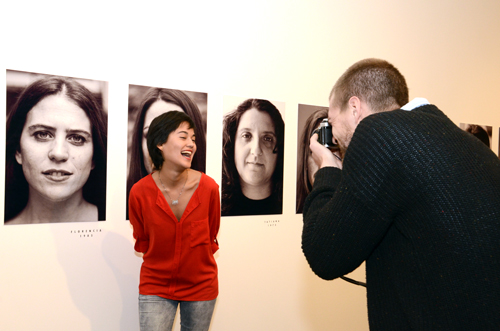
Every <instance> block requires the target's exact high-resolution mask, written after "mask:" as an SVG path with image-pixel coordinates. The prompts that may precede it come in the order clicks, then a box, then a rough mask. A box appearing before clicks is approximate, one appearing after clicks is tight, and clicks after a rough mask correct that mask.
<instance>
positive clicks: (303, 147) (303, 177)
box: [295, 104, 328, 214]
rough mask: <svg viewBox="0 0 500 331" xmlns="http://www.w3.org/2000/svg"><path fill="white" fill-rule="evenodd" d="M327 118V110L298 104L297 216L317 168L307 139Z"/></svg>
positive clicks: (312, 182) (300, 212) (309, 189)
mask: <svg viewBox="0 0 500 331" xmlns="http://www.w3.org/2000/svg"><path fill="white" fill-rule="evenodd" d="M324 118H328V108H327V107H318V106H310V105H301V104H299V113H298V125H297V185H296V204H295V210H296V213H297V214H302V209H303V208H304V201H305V200H306V197H307V195H308V194H309V193H310V192H311V190H312V187H313V184H314V175H315V174H316V171H318V166H317V164H316V163H315V162H314V160H313V158H312V156H311V150H310V149H309V139H310V138H311V135H312V134H313V131H314V130H316V129H317V128H318V127H319V125H320V123H321V121H322V120H323V119H324Z"/></svg>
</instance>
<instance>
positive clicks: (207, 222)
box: [129, 111, 220, 331]
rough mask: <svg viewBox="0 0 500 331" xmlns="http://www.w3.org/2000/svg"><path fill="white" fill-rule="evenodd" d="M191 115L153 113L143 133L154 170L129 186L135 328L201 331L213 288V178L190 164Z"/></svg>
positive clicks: (216, 205)
mask: <svg viewBox="0 0 500 331" xmlns="http://www.w3.org/2000/svg"><path fill="white" fill-rule="evenodd" d="M195 132H196V126H195V124H194V122H193V121H192V120H191V118H189V116H188V115H186V114H185V113H184V112H183V111H171V112H167V113H163V114H161V115H159V116H158V117H156V118H155V119H154V120H153V121H152V122H151V125H150V127H149V132H148V134H147V149H148V151H149V154H150V156H151V160H152V163H153V172H152V173H151V174H149V175H146V176H145V177H144V178H142V179H140V180H139V181H138V182H137V183H136V184H134V186H133V187H132V189H131V191H130V201H129V209H130V211H129V215H130V224H131V225H132V228H133V235H134V238H135V240H136V242H135V245H134V249H135V250H136V251H137V252H140V253H143V254H144V255H143V263H142V267H141V273H140V284H139V322H140V330H141V331H153V330H165V331H166V330H171V329H172V324H173V321H174V318H175V315H176V312H177V308H178V307H179V310H180V317H181V325H182V327H181V330H198V331H206V330H208V329H209V327H210V321H211V319H212V314H213V311H214V307H215V302H216V299H217V296H218V293H219V283H218V272H217V264H216V261H215V258H214V254H215V252H216V251H217V250H218V249H219V244H218V242H217V234H218V231H219V225H220V200H219V185H217V183H216V182H215V181H214V180H213V179H212V178H210V177H209V176H207V175H205V174H204V173H202V172H199V171H196V170H193V169H191V163H192V161H193V158H194V156H195V155H196V153H197V141H198V137H197V136H196V134H195Z"/></svg>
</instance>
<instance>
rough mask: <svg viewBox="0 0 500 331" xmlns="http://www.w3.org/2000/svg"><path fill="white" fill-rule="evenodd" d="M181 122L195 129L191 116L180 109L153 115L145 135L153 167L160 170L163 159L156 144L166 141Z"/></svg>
mask: <svg viewBox="0 0 500 331" xmlns="http://www.w3.org/2000/svg"><path fill="white" fill-rule="evenodd" d="M182 123H188V124H189V129H193V130H195V129H196V127H195V125H194V122H193V120H192V119H191V117H189V116H188V115H187V114H186V113H184V112H181V111H169V112H166V113H163V114H161V115H159V116H157V117H155V119H153V121H152V122H151V125H150V126H149V131H148V136H147V145H148V152H149V156H150V157H151V160H152V161H153V167H154V168H153V169H155V170H161V167H162V165H163V162H164V161H165V160H164V158H163V154H162V153H161V150H160V149H159V148H158V145H163V144H164V143H166V142H167V140H168V136H169V135H170V134H171V133H172V132H174V131H175V130H177V128H178V127H179V126H180V125H181V124H182ZM195 131H196V130H195ZM195 155H196V153H195Z"/></svg>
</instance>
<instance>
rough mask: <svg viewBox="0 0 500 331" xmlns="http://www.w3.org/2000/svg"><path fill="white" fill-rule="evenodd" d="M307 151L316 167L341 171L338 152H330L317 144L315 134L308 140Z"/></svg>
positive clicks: (340, 160) (316, 135)
mask: <svg viewBox="0 0 500 331" xmlns="http://www.w3.org/2000/svg"><path fill="white" fill-rule="evenodd" d="M309 149H310V150H311V152H312V155H311V156H312V158H313V160H314V162H316V164H317V165H318V167H320V168H323V167H336V168H339V169H342V159H341V158H340V155H339V152H338V151H335V152H332V151H330V150H329V149H328V148H326V147H325V146H323V145H321V144H320V143H318V134H317V133H315V134H313V135H312V136H311V139H310V140H309Z"/></svg>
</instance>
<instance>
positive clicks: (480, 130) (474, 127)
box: [460, 123, 493, 148]
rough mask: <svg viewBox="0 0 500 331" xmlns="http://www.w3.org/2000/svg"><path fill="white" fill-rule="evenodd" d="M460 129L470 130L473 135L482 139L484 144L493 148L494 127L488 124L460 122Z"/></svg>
mask: <svg viewBox="0 0 500 331" xmlns="http://www.w3.org/2000/svg"><path fill="white" fill-rule="evenodd" d="M460 129H462V130H464V131H466V132H469V133H470V134H471V135H473V136H474V137H476V138H477V139H479V140H481V141H482V142H483V144H485V145H486V146H488V147H489V148H491V145H492V141H491V137H492V135H493V127H491V126H488V125H478V124H466V123H460Z"/></svg>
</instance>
